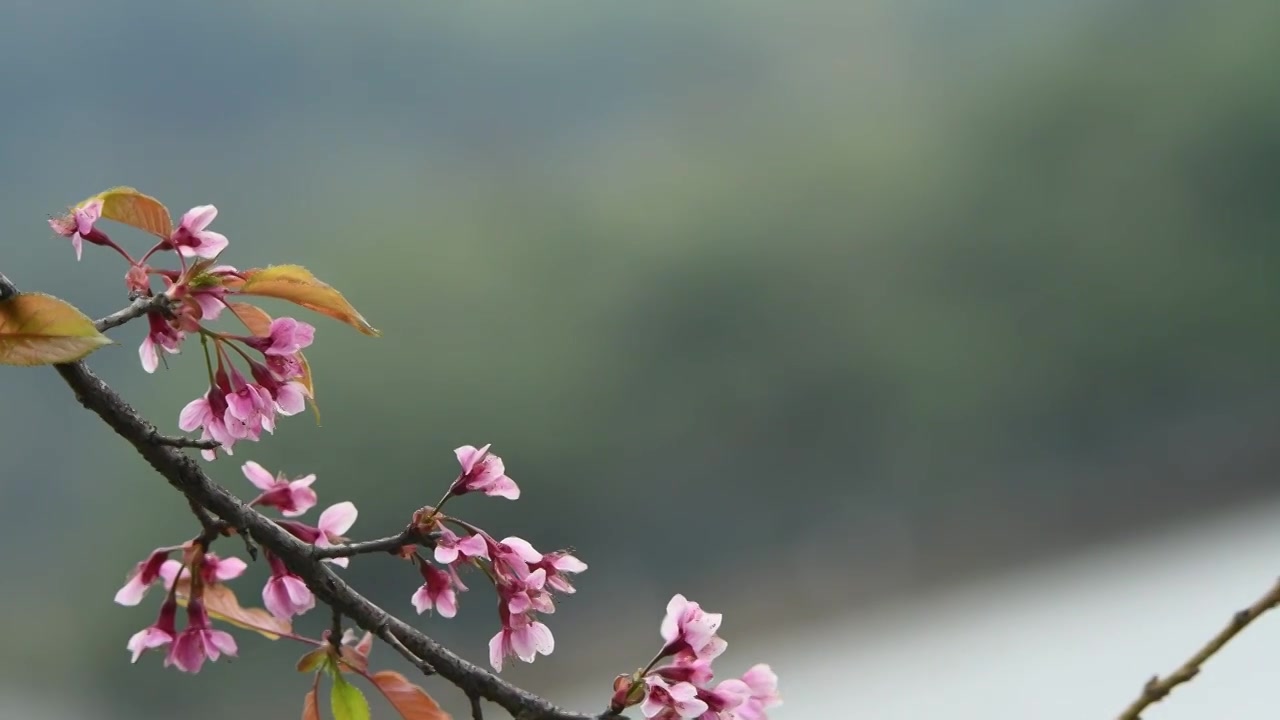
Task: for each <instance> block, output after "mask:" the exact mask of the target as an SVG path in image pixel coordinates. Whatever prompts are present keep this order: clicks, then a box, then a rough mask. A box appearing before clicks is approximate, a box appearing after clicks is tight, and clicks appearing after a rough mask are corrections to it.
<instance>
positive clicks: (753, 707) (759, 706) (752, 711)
mask: <svg viewBox="0 0 1280 720" xmlns="http://www.w3.org/2000/svg"><path fill="white" fill-rule="evenodd" d="M742 682H744V683H746V685H747V687H748V688H749V689H750V691H751V695H750V697H748V698H747V699H746V701H745V702H743V703H742V705H741V706H739V707H738V708H736V709H735V710H734V714H735V715H736V716H737V718H738V719H739V720H768V716H767V715H766V714H765V711H766V710H768V709H769V708H773V707H777V706H779V705H781V704H782V698H781V697H780V696H779V695H778V676H777V675H775V674H774V672H773V670H772V669H771V668H770V667H769V666H768V665H765V664H764V663H760V664H758V665H753V666H751V669H749V670H747V671H746V672H745V673H743V675H742Z"/></svg>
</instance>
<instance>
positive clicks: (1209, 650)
mask: <svg viewBox="0 0 1280 720" xmlns="http://www.w3.org/2000/svg"><path fill="white" fill-rule="evenodd" d="M1277 605H1280V581H1277V582H1276V584H1275V585H1273V586H1272V587H1271V589H1270V590H1268V591H1267V593H1266V594H1265V595H1263V596H1262V597H1260V598H1258V600H1257V601H1256V602H1254V603H1253V604H1252V605H1250V606H1249V607H1247V608H1245V609H1244V610H1241V611H1239V612H1237V613H1236V614H1234V615H1232V616H1231V620H1230V621H1228V622H1227V626H1226V627H1224V628H1223V629H1222V630H1220V631H1218V634H1217V635H1214V636H1213V637H1212V638H1210V639H1209V642H1207V643H1205V644H1204V646H1202V647H1201V648H1200V649H1199V650H1197V651H1196V652H1195V654H1194V655H1192V656H1191V657H1190V658H1188V659H1187V661H1186V662H1184V663H1182V665H1180V666H1179V667H1178V669H1176V670H1174V671H1173V672H1171V673H1169V674H1168V675H1166V676H1164V677H1163V678H1162V677H1160V676H1158V675H1157V676H1155V677H1152V678H1151V679H1150V680H1148V681H1147V684H1146V685H1143V686H1142V693H1141V694H1139V695H1138V699H1136V700H1134V701H1133V702H1132V703H1130V704H1129V707H1127V708H1125V710H1124V712H1122V713H1120V716H1119V717H1118V718H1117V720H1139V719H1140V717H1141V714H1142V711H1143V710H1146V709H1147V708H1148V707H1150V706H1151V705H1154V704H1155V703H1157V702H1160V700H1162V699H1164V697H1165V696H1167V695H1168V694H1169V693H1171V692H1173V689H1174V688H1176V687H1178V686H1179V685H1181V684H1183V683H1185V682H1189V681H1190V680H1191V679H1192V678H1194V677H1195V676H1196V675H1199V674H1200V669H1201V668H1202V667H1203V666H1204V664H1205V663H1206V662H1207V661H1208V660H1209V658H1211V657H1213V656H1214V655H1215V654H1217V652H1218V651H1219V650H1221V649H1222V647H1223V646H1224V645H1226V644H1227V643H1228V642H1230V641H1231V639H1232V638H1234V637H1235V636H1236V635H1239V634H1240V632H1241V631H1242V630H1244V629H1245V628H1246V627H1249V624H1250V623H1252V622H1253V621H1254V620H1257V619H1258V618H1259V617H1261V616H1262V614H1263V613H1265V612H1267V611H1268V610H1270V609H1272V608H1274V607H1276V606H1277Z"/></svg>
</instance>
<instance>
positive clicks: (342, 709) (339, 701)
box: [329, 673, 369, 720]
mask: <svg viewBox="0 0 1280 720" xmlns="http://www.w3.org/2000/svg"><path fill="white" fill-rule="evenodd" d="M329 707H330V709H332V710H333V717H334V720H369V702H368V701H367V700H365V699H364V693H362V692H360V688H358V687H356V686H355V685H352V684H351V683H349V682H347V681H346V679H345V678H343V677H342V675H341V674H338V673H334V675H333V689H332V690H331V691H330V692H329Z"/></svg>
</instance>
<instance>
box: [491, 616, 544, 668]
mask: <svg viewBox="0 0 1280 720" xmlns="http://www.w3.org/2000/svg"><path fill="white" fill-rule="evenodd" d="M498 610H499V614H500V615H502V616H503V623H502V630H500V631H499V632H498V634H497V635H494V636H493V639H491V640H490V641H489V664H490V665H492V666H493V669H494V670H497V671H499V672H501V671H502V661H503V659H505V658H507V657H509V656H512V655H514V656H516V657H518V658H520V659H521V660H523V661H525V662H528V663H531V662H533V661H534V658H536V657H537V655H538V654H539V653H541V654H542V655H550V654H551V652H552V651H553V650H555V647H556V643H555V638H554V637H552V636H551V629H550V628H548V627H547V626H546V625H543V624H542V623H540V622H538V621H537V620H534V619H533V618H531V617H530V616H528V615H510V614H509V613H507V612H506V608H504V607H499V608H498Z"/></svg>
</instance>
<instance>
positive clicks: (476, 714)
mask: <svg viewBox="0 0 1280 720" xmlns="http://www.w3.org/2000/svg"><path fill="white" fill-rule="evenodd" d="M467 699H469V700H471V720H484V708H482V707H480V696H479V695H476V694H474V693H473V694H471V695H468V696H467Z"/></svg>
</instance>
